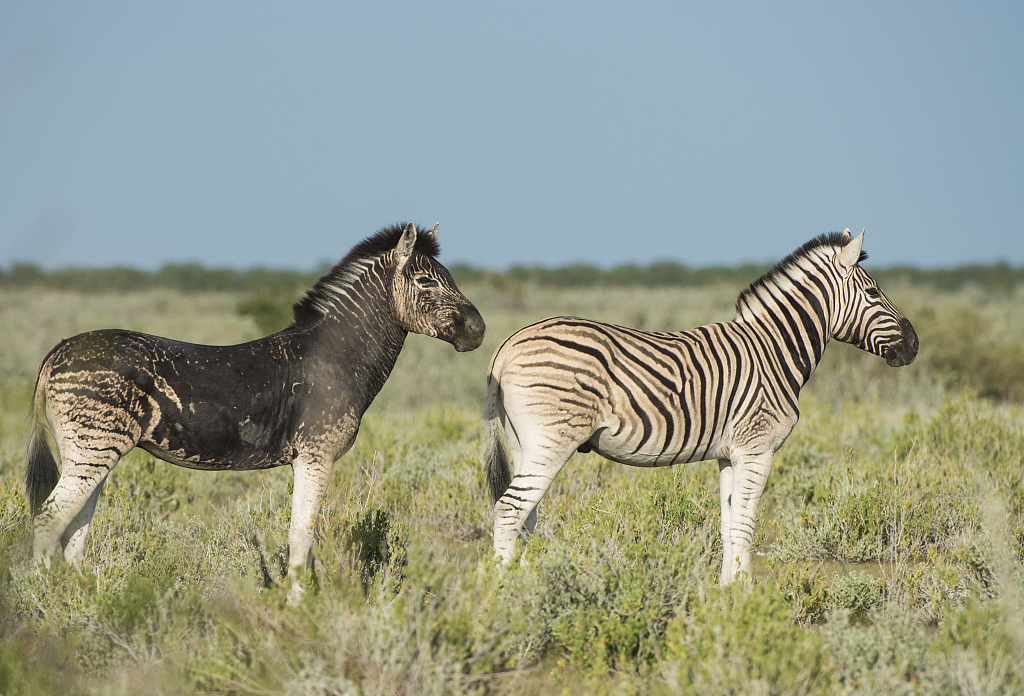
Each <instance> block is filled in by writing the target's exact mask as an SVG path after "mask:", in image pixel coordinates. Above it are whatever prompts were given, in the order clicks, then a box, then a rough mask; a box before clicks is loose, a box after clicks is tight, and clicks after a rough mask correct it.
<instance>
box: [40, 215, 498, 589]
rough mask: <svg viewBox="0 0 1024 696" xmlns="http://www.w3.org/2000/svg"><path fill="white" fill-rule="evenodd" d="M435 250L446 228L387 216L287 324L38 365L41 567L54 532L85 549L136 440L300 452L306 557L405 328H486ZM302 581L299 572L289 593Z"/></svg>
mask: <svg viewBox="0 0 1024 696" xmlns="http://www.w3.org/2000/svg"><path fill="white" fill-rule="evenodd" d="M438 252H439V246H438V243H437V225H434V227H433V229H431V230H429V231H426V232H417V230H416V226H415V225H412V224H409V225H407V226H406V225H396V226H393V227H389V228H386V229H383V230H381V231H380V232H378V233H377V234H375V235H373V236H372V237H369V238H368V239H366V240H364V241H362V242H360V243H359V244H357V245H356V246H355V247H354V248H353V249H352V250H351V251H350V252H349V254H348V255H347V256H345V258H344V259H342V260H341V262H339V263H338V264H337V265H336V266H335V267H334V268H333V269H331V271H330V272H329V273H327V274H326V275H325V276H323V277H322V278H320V279H319V280H318V281H317V282H316V284H315V285H314V286H313V288H312V289H311V290H310V291H309V292H308V293H307V294H306V296H305V297H304V298H303V299H301V300H300V301H299V302H297V303H296V304H295V306H294V315H295V321H294V323H293V324H292V325H291V326H289V327H288V328H286V329H284V330H283V331H281V332H279V333H276V334H273V335H272V336H267V337H266V338H261V339H258V340H256V341H251V342H249V343H243V344H240V345H235V346H205V345H195V344H191V343H182V342H180V341H173V340H170V339H167V338H158V337H156V336H147V335H144V334H140V333H136V332H133V331H121V330H116V329H112V330H103V331H92V332H89V333H84V334H81V335H79V336H75V337H74V338H70V339H67V340H65V341H61V343H60V344H58V345H57V347H55V348H54V349H53V350H52V351H50V354H49V355H47V356H46V359H45V360H44V361H43V364H42V366H41V367H40V369H39V376H38V379H37V381H36V390H35V400H34V412H35V413H34V415H35V420H34V427H33V431H32V435H31V438H30V443H29V450H28V457H27V476H26V489H27V492H28V497H29V500H30V502H31V507H32V514H33V516H34V517H35V522H34V525H35V526H34V552H35V557H36V559H37V560H38V561H43V562H45V563H47V564H48V563H49V559H50V555H51V554H52V552H53V551H54V550H55V549H56V547H57V544H58V543H60V544H61V546H62V547H63V549H64V557H65V558H66V559H68V560H70V561H74V560H78V559H80V558H81V557H82V555H83V553H84V550H85V536H86V533H87V532H88V529H89V522H90V520H91V519H92V516H93V511H94V510H95V507H96V500H97V498H98V497H99V493H100V490H101V489H102V486H103V481H104V480H105V479H106V477H107V474H109V473H110V470H111V469H113V468H114V466H115V465H116V464H117V462H118V461H119V460H120V459H121V457H123V456H124V455H125V454H127V453H128V451H129V450H131V449H132V448H134V447H142V448H143V449H145V450H146V451H148V452H150V453H151V454H153V455H154V456H156V457H159V458H160V459H163V460H165V461H168V462H171V463H172V464H177V465H179V466H184V467H189V468H191V469H204V470H210V471H224V470H252V469H269V468H272V467H278V466H285V465H291V467H292V469H293V471H294V476H295V485H294V492H293V495H292V517H291V530H290V532H289V535H288V544H289V564H290V567H291V568H292V569H293V571H294V569H295V568H296V567H298V566H302V565H303V564H304V563H310V562H311V561H312V554H311V549H310V546H311V544H312V540H313V532H314V528H313V524H312V520H313V519H314V516H315V515H316V513H317V510H318V508H319V505H320V502H321V500H322V499H323V497H324V493H325V492H326V490H327V486H328V484H329V483H330V479H331V469H332V466H333V464H334V461H335V460H336V459H338V458H339V457H340V456H341V455H343V454H344V453H345V452H346V451H347V450H348V449H349V447H351V446H352V443H353V442H354V440H355V437H356V432H357V431H358V430H359V422H360V419H361V418H362V415H363V412H364V411H366V409H367V407H368V406H369V405H370V402H371V401H373V398H374V397H375V396H376V395H377V393H378V392H379V391H380V389H381V387H383V386H384V382H385V380H387V378H388V375H389V374H390V373H391V369H392V368H393V367H394V365H395V361H396V360H397V358H398V353H399V351H401V350H402V345H403V343H404V342H405V337H406V335H407V333H408V332H410V331H411V332H414V333H420V334H426V335H428V336H434V337H436V338H439V339H441V340H443V341H447V342H448V343H451V344H452V345H454V347H455V350H457V351H469V350H473V349H475V348H477V347H478V346H479V345H480V343H481V342H482V341H483V337H484V321H483V319H482V318H481V316H480V313H479V312H478V311H477V310H476V308H475V307H474V306H473V304H472V303H471V302H470V301H469V300H468V299H466V297H465V296H463V295H462V293H461V292H459V290H458V288H457V287H456V286H455V282H454V281H453V280H452V277H451V275H450V274H449V273H448V270H447V269H446V268H445V267H444V266H442V265H441V264H440V263H438V262H437V261H436V260H435V259H434V257H435V256H436V255H437V254H438ZM47 425H48V426H49V430H50V431H51V433H52V435H53V438H54V440H55V441H56V445H57V448H58V449H59V450H60V455H61V459H62V470H61V471H60V472H59V474H58V471H57V465H56V463H55V461H54V458H53V455H52V454H51V452H50V449H49V446H48V445H47V439H46V435H45V430H46V426H47ZM58 475H59V480H58ZM299 592H300V589H299V585H298V581H297V580H296V581H294V583H293V589H292V598H293V599H294V598H297V596H298V593H299Z"/></svg>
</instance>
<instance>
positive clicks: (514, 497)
mask: <svg viewBox="0 0 1024 696" xmlns="http://www.w3.org/2000/svg"><path fill="white" fill-rule="evenodd" d="M509 444H510V449H511V450H512V459H513V469H514V471H515V474H514V475H513V476H512V482H511V483H510V484H509V486H508V488H507V489H506V490H505V493H504V494H503V495H502V496H501V498H499V499H498V502H496V503H495V504H494V552H495V554H496V555H497V556H498V557H499V558H500V559H501V561H502V563H508V562H509V561H510V560H512V555H513V553H514V551H515V546H516V540H517V539H522V540H523V541H524V542H525V541H526V540H527V538H528V537H529V535H530V534H532V533H533V530H534V529H535V528H536V526H537V504H538V503H539V502H540V500H541V498H543V497H544V494H545V493H547V490H548V488H550V487H551V482H552V481H553V480H554V478H555V476H556V475H558V472H559V471H561V470H562V467H563V466H565V463H566V462H567V461H569V457H570V456H572V453H573V451H575V449H576V444H574V443H572V442H568V443H565V444H564V445H563V446H560V447H557V448H547V447H536V446H533V447H531V446H522V447H516V446H515V445H513V444H512V442H510V443H509Z"/></svg>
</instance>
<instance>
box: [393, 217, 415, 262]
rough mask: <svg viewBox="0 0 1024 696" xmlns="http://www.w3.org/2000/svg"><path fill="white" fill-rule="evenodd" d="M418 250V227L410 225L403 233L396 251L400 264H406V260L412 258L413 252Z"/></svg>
mask: <svg viewBox="0 0 1024 696" xmlns="http://www.w3.org/2000/svg"><path fill="white" fill-rule="evenodd" d="M415 248H416V225H414V224H413V223H411V222H410V223H409V225H408V226H407V227H406V228H405V229H404V230H403V231H402V237H401V239H399V240H398V246H397V247H395V251H396V252H397V253H398V262H399V263H405V260H406V259H408V258H409V257H410V256H412V250H413V249H415Z"/></svg>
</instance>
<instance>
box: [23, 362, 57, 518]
mask: <svg viewBox="0 0 1024 696" xmlns="http://www.w3.org/2000/svg"><path fill="white" fill-rule="evenodd" d="M51 355H52V353H51ZM51 355H48V356H46V360H44V361H43V365H42V366H41V367H40V368H39V375H38V376H37V377H36V390H35V395H34V396H33V404H32V429H31V431H30V434H29V439H28V452H27V454H26V456H25V495H26V496H27V497H28V502H29V507H30V508H31V510H32V517H35V516H36V515H38V514H39V511H40V510H42V508H43V503H44V502H46V499H47V498H48V497H49V495H50V493H51V492H52V491H53V489H54V488H56V487H57V481H59V480H60V471H59V470H58V469H57V462H56V460H54V458H53V453H52V452H51V451H50V445H49V443H48V442H47V441H46V430H47V428H48V424H47V421H46V382H47V381H48V380H49V377H50V357H51Z"/></svg>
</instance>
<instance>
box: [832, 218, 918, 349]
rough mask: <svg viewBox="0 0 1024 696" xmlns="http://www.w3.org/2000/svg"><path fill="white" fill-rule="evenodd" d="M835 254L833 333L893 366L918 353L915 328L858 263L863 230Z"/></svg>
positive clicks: (846, 233) (846, 236)
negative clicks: (836, 294) (837, 287)
mask: <svg viewBox="0 0 1024 696" xmlns="http://www.w3.org/2000/svg"><path fill="white" fill-rule="evenodd" d="M843 239H844V241H846V245H845V246H844V247H843V248H842V249H840V250H839V251H838V252H837V253H836V256H835V261H836V266H837V268H838V270H839V276H840V292H839V298H840V300H839V302H838V306H837V307H836V309H837V310H838V312H837V313H838V324H837V325H836V326H835V328H834V329H833V333H832V335H833V336H834V337H835V338H836V339H837V340H840V341H843V342H844V343H849V344H852V345H855V346H857V347H858V348H861V349H863V350H866V351H867V352H869V353H872V354H874V355H878V356H881V357H883V358H885V362H886V363H887V364H889V365H890V366H892V367H902V366H903V365H909V364H910V363H912V362H914V358H915V357H917V349H918V340H917V332H915V331H914V327H913V326H912V325H911V324H910V321H909V320H908V319H907V318H906V317H905V316H903V313H902V312H900V310H899V309H897V307H896V305H894V304H893V303H892V301H891V300H890V299H889V298H888V297H886V296H885V293H883V292H882V290H881V289H880V288H879V287H878V284H877V283H876V282H875V280H874V278H872V277H871V275H870V274H869V273H868V272H867V271H865V270H864V269H863V268H861V266H860V263H859V262H860V261H861V260H862V259H863V258H865V257H864V256H863V255H862V253H861V247H862V246H863V245H864V232H863V231H861V233H860V234H859V235H857V237H856V238H855V239H850V230H849V229H846V230H845V231H844V232H843Z"/></svg>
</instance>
